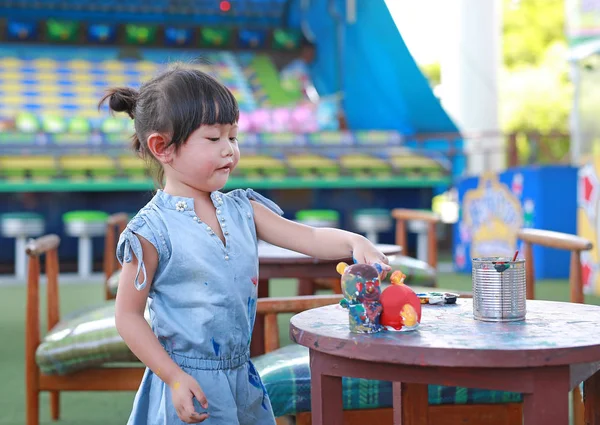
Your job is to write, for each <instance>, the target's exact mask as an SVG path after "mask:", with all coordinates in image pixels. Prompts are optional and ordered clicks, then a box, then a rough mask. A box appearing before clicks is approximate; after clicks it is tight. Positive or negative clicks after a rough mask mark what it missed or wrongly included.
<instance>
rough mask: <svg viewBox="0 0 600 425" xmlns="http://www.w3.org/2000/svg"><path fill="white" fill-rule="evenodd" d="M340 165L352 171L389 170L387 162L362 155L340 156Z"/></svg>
mask: <svg viewBox="0 0 600 425" xmlns="http://www.w3.org/2000/svg"><path fill="white" fill-rule="evenodd" d="M340 164H341V165H342V167H344V168H347V169H349V170H353V171H359V170H360V171H389V169H390V165H389V164H388V163H387V162H385V161H383V160H381V159H379V158H376V157H374V156H370V155H366V154H362V153H356V154H354V153H353V154H347V155H342V156H341V157H340Z"/></svg>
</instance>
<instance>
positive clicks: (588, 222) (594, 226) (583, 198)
mask: <svg viewBox="0 0 600 425" xmlns="http://www.w3.org/2000/svg"><path fill="white" fill-rule="evenodd" d="M599 170H600V158H598V157H597V158H595V159H590V160H589V161H586V162H584V163H583V164H582V166H581V167H580V168H579V171H578V173H577V174H578V176H577V233H578V235H579V236H581V237H583V238H585V239H588V240H590V241H592V242H593V244H594V246H593V248H592V249H591V250H590V251H583V252H582V253H581V277H582V280H583V290H584V291H585V292H586V293H596V294H600V274H599V273H598V271H599V266H598V262H599V258H600V256H599V252H598V243H600V196H599V193H600V180H599V178H598V171H599Z"/></svg>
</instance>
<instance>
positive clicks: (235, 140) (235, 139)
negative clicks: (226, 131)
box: [229, 137, 237, 143]
mask: <svg viewBox="0 0 600 425" xmlns="http://www.w3.org/2000/svg"><path fill="white" fill-rule="evenodd" d="M229 141H230V142H232V143H234V142H237V137H230V138H229Z"/></svg>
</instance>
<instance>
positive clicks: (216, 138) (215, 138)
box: [208, 137, 221, 142]
mask: <svg viewBox="0 0 600 425" xmlns="http://www.w3.org/2000/svg"><path fill="white" fill-rule="evenodd" d="M208 140H210V141H211V142H218V141H219V140H221V139H220V138H218V137H209V138H208Z"/></svg>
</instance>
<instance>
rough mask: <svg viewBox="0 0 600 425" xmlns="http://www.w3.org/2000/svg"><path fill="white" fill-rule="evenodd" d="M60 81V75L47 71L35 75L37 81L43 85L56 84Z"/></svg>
mask: <svg viewBox="0 0 600 425" xmlns="http://www.w3.org/2000/svg"><path fill="white" fill-rule="evenodd" d="M59 79H61V78H60V77H59V75H58V74H56V73H54V72H48V71H45V72H38V73H37V74H35V80H36V81H39V82H41V83H43V84H53V83H56V82H57V81H58V80H59Z"/></svg>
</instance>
